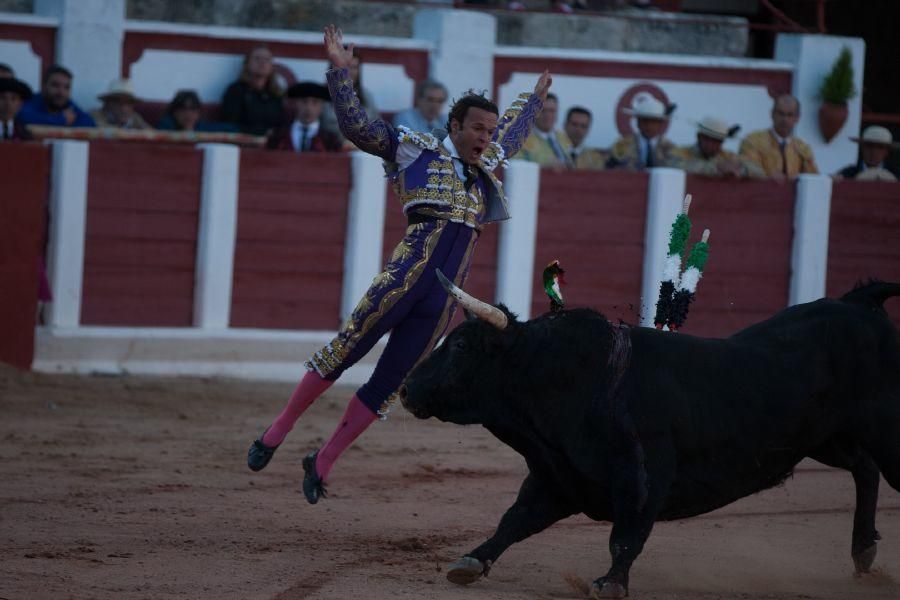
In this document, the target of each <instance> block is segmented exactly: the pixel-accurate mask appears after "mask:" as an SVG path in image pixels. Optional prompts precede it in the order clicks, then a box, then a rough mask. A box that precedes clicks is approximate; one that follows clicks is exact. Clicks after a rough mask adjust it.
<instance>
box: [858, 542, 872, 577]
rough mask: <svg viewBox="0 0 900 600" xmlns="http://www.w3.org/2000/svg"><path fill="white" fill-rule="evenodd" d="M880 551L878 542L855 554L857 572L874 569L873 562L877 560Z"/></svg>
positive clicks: (861, 572)
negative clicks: (876, 556)
mask: <svg viewBox="0 0 900 600" xmlns="http://www.w3.org/2000/svg"><path fill="white" fill-rule="evenodd" d="M877 553H878V544H872V545H871V546H869V547H868V548H866V549H865V550H863V551H862V552H858V553H855V554H854V555H853V564H854V565H855V566H856V573H857V574H858V575H861V574H863V573H868V572H869V571H870V570H871V569H872V563H874V562H875V555H876V554H877Z"/></svg>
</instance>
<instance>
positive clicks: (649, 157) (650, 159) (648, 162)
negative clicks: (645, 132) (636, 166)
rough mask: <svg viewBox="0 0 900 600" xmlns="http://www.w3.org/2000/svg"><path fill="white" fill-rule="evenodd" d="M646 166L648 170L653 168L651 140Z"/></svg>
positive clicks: (648, 143)
mask: <svg viewBox="0 0 900 600" xmlns="http://www.w3.org/2000/svg"><path fill="white" fill-rule="evenodd" d="M644 166H645V167H647V168H648V169H649V168H651V167H653V144H651V143H650V140H647V160H646V161H645V163H644Z"/></svg>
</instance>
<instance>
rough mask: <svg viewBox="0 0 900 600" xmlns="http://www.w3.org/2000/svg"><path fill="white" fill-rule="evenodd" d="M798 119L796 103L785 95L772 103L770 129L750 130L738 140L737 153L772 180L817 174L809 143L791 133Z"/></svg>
mask: <svg viewBox="0 0 900 600" xmlns="http://www.w3.org/2000/svg"><path fill="white" fill-rule="evenodd" d="M799 120H800V102H799V101H798V100H797V99H796V98H794V97H793V96H791V95H789V94H784V95H782V96H779V97H778V98H776V99H775V103H774V104H773V105H772V128H771V129H762V130H760V131H754V132H753V133H751V134H750V135H748V136H747V137H746V138H744V141H743V142H741V150H740V154H741V156H743V157H744V158H746V159H748V160H751V161H753V162H755V163H756V164H757V165H759V166H760V167H762V169H763V171H765V172H766V175H767V176H768V177H771V178H772V179H793V178H795V177H797V175H799V174H800V173H818V172H819V168H818V167H817V166H816V158H815V156H814V155H813V151H812V148H810V147H809V144H807V143H806V142H804V141H803V140H801V139H800V138H798V137H795V136H794V127H796V126H797V122H798V121H799Z"/></svg>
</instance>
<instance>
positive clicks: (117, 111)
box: [91, 79, 153, 129]
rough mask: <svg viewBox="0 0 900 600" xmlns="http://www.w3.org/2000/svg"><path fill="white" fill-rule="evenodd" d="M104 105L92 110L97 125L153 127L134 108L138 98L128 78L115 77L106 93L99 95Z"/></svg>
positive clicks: (134, 127) (132, 127) (135, 127)
mask: <svg viewBox="0 0 900 600" xmlns="http://www.w3.org/2000/svg"><path fill="white" fill-rule="evenodd" d="M97 97H98V98H99V99H100V100H101V101H102V102H103V106H101V107H100V108H96V109H94V110H93V111H91V116H92V117H94V121H96V122H97V127H119V128H121V129H153V128H152V127H150V125H148V124H147V122H146V121H144V118H143V117H141V115H140V114H138V112H137V111H136V110H135V109H134V105H135V104H137V98H136V97H135V95H134V88H133V87H132V86H131V81H129V80H128V79H114V80H113V81H112V82H111V83H110V84H109V89H107V90H106V93H104V94H100V95H99V96H97Z"/></svg>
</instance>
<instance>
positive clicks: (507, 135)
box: [327, 69, 543, 229]
mask: <svg viewBox="0 0 900 600" xmlns="http://www.w3.org/2000/svg"><path fill="white" fill-rule="evenodd" d="M327 79H328V89H329V90H330V92H331V98H332V102H334V110H335V114H336V115H337V119H338V124H339V125H340V128H341V131H342V132H343V134H344V136H345V137H346V138H347V139H348V140H350V141H351V142H353V143H354V144H355V145H356V146H357V147H358V148H359V149H360V150H363V151H365V152H368V153H369V154H374V155H375V156H379V157H381V158H382V159H383V160H384V161H385V165H384V166H385V172H386V173H387V176H388V177H389V178H390V179H391V181H392V182H393V184H394V190H395V192H396V193H397V196H398V197H399V198H400V201H401V203H402V204H403V212H404V213H407V214H409V213H411V212H415V213H419V214H424V215H429V216H434V217H437V218H441V219H447V220H450V221H453V222H456V223H465V224H466V225H468V226H469V227H474V228H475V229H480V228H481V226H482V225H483V224H485V223H490V222H491V221H501V220H504V219H508V218H509V210H508V208H507V204H506V197H505V196H504V194H503V185H502V184H501V183H500V181H499V180H498V179H497V178H496V177H495V176H494V173H493V171H494V169H496V168H497V166H499V165H501V164H503V163H505V162H506V160H507V159H508V158H510V157H512V156H513V155H514V154H515V153H516V152H518V151H519V148H520V147H521V146H522V143H523V142H524V141H525V139H526V138H527V137H528V135H529V133H530V132H531V125H532V123H533V122H534V118H535V116H537V114H538V113H539V112H540V110H541V107H542V106H543V104H542V102H541V100H540V98H538V97H537V96H535V95H534V94H527V93H525V94H520V95H519V97H518V98H517V99H516V101H515V102H513V104H512V106H510V107H509V108H508V109H507V110H506V111H505V112H504V113H503V116H502V117H501V118H500V119H499V120H498V122H497V130H496V131H495V132H494V136H493V139H492V141H491V143H490V144H489V145H488V147H487V149H485V151H484V153H482V156H481V159H480V160H479V161H478V164H477V165H475V167H476V168H477V170H478V177H477V179H476V182H475V185H473V186H472V187H471V188H470V190H469V191H466V189H465V185H464V181H463V179H461V178H460V177H459V175H458V174H457V172H456V169H455V167H454V164H453V159H452V157H451V155H450V153H449V151H448V150H447V148H446V147H445V146H444V145H443V144H442V143H441V140H439V139H438V138H436V137H435V136H433V135H431V134H429V133H423V132H414V131H411V130H409V129H407V128H405V127H399V128H397V129H394V127H393V126H391V124H390V123H387V122H386V121H383V120H381V119H375V120H373V121H370V120H369V119H368V118H367V116H366V112H365V110H364V109H363V108H362V106H361V104H360V102H359V99H358V98H357V97H356V94H355V93H354V91H353V82H352V81H351V80H350V77H349V75H348V74H347V69H331V70H329V71H328V73H327ZM401 144H412V145H414V146H416V147H417V148H419V149H421V153H420V154H419V156H418V157H417V158H416V159H415V160H414V161H413V162H412V163H410V164H409V165H407V166H405V167H404V168H402V169H401V168H400V167H399V165H398V164H397V160H396V159H397V149H398V148H399V147H400V145H401Z"/></svg>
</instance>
